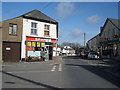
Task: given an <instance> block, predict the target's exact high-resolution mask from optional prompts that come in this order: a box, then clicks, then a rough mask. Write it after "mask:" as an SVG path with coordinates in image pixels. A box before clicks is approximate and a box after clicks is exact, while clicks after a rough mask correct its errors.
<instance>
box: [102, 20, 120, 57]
mask: <svg viewBox="0 0 120 90" xmlns="http://www.w3.org/2000/svg"><path fill="white" fill-rule="evenodd" d="M119 21H120V20H118V19H111V18H107V20H106V22H105V24H104V26H103V28H102V30H101V32H100V44H101V51H102V56H103V57H104V56H105V57H107V58H113V59H119V58H120V28H119V27H118V22H119Z"/></svg>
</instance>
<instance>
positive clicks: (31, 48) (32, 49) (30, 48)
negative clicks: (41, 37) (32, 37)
mask: <svg viewBox="0 0 120 90" xmlns="http://www.w3.org/2000/svg"><path fill="white" fill-rule="evenodd" d="M27 50H28V51H34V50H35V47H27Z"/></svg>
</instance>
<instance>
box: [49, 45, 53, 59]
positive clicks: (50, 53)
mask: <svg viewBox="0 0 120 90" xmlns="http://www.w3.org/2000/svg"><path fill="white" fill-rule="evenodd" d="M52 56H53V47H52V46H49V60H52Z"/></svg>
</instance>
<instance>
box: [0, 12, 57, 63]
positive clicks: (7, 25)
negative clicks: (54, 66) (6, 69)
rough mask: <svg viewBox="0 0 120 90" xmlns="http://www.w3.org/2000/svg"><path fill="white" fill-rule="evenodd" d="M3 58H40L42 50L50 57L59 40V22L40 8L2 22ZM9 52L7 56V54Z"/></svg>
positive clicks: (11, 59)
mask: <svg viewBox="0 0 120 90" xmlns="http://www.w3.org/2000/svg"><path fill="white" fill-rule="evenodd" d="M2 26H3V27H2V31H3V32H2V35H3V37H2V40H3V60H4V61H19V60H25V59H26V58H27V57H29V56H31V57H38V58H40V56H41V55H40V53H41V50H42V49H43V50H44V51H46V53H47V55H48V57H49V59H52V57H53V56H55V55H53V53H54V51H53V47H56V43H57V40H58V22H57V21H55V20H53V19H52V18H50V17H48V16H46V15H45V14H43V13H42V12H40V11H38V10H33V11H30V12H28V13H26V14H24V15H22V16H19V17H17V18H14V19H10V20H6V21H3V22H2ZM6 54H7V56H6Z"/></svg>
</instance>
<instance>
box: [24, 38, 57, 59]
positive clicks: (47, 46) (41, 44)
mask: <svg viewBox="0 0 120 90" xmlns="http://www.w3.org/2000/svg"><path fill="white" fill-rule="evenodd" d="M56 41H57V39H47V38H39V37H26V57H29V56H31V57H38V58H40V56H41V49H43V50H44V51H45V53H46V55H47V57H48V58H47V59H48V60H51V59H52V56H53V46H54V45H55V43H56Z"/></svg>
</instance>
